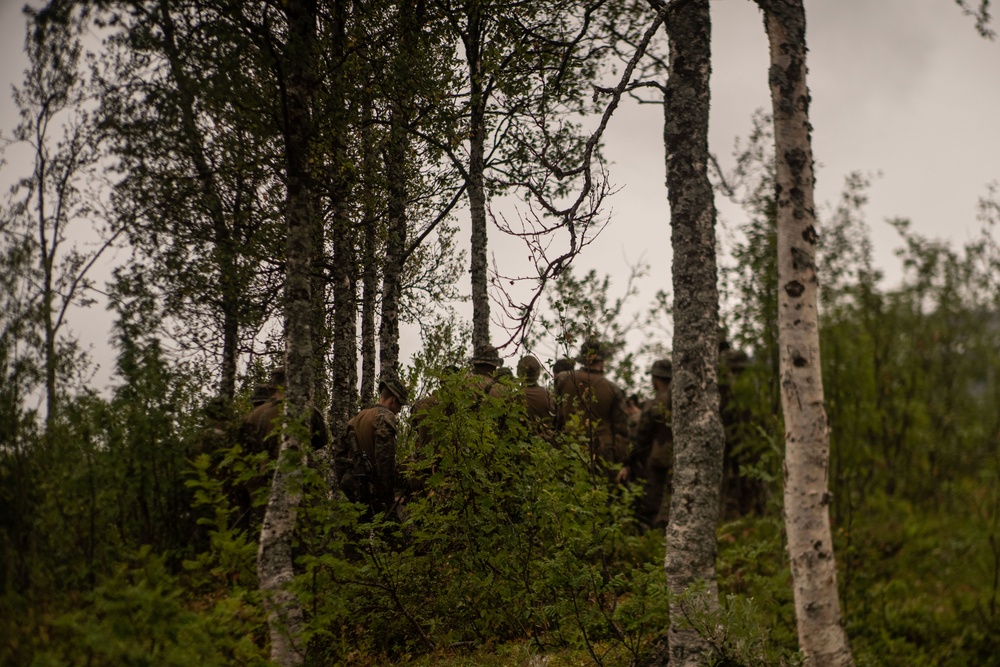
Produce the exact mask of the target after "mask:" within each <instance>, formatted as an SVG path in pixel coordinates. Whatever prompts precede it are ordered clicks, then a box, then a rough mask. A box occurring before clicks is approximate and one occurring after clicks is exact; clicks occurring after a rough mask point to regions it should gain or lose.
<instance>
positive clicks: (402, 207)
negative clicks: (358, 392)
mask: <svg viewBox="0 0 1000 667" xmlns="http://www.w3.org/2000/svg"><path fill="white" fill-rule="evenodd" d="M422 10H423V3H422V2H401V3H399V14H398V17H397V44H398V48H397V55H396V59H395V62H394V64H393V93H394V97H393V103H392V111H391V113H390V119H389V141H388V146H387V148H386V176H387V179H388V195H389V202H388V213H389V237H388V239H387V242H386V252H385V266H384V268H383V271H382V324H381V328H380V331H379V368H380V372H381V374H383V375H385V374H391V375H395V374H397V373H398V372H399V303H400V298H401V296H402V274H403V263H404V262H405V261H406V231H407V230H406V227H407V222H408V221H407V215H406V208H407V204H408V199H409V189H408V187H407V182H408V181H407V157H408V155H409V152H410V139H409V124H410V120H411V118H412V115H413V112H412V100H413V94H414V91H413V86H412V81H411V74H410V72H409V64H410V63H411V62H412V60H413V59H415V58H416V57H417V56H416V53H415V52H416V48H417V39H418V37H419V33H420V22H421V18H422V17H421V13H422Z"/></svg>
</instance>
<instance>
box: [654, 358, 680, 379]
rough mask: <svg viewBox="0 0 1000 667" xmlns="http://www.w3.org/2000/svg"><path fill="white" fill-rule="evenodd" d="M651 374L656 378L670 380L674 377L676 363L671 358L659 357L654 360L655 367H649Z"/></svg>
mask: <svg viewBox="0 0 1000 667" xmlns="http://www.w3.org/2000/svg"><path fill="white" fill-rule="evenodd" d="M649 374H650V375H652V376H653V377H655V378H661V379H663V380H670V379H671V378H673V377H674V365H673V364H672V363H670V360H669V359H657V360H656V361H654V362H653V367H652V368H651V369H649Z"/></svg>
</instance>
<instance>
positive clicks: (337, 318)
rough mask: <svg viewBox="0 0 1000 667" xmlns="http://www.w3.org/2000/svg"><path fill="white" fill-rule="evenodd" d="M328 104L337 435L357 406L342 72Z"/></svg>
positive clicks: (340, 36)
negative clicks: (330, 128) (331, 163)
mask: <svg viewBox="0 0 1000 667" xmlns="http://www.w3.org/2000/svg"><path fill="white" fill-rule="evenodd" d="M344 5H345V3H344V2H337V3H334V11H333V21H334V24H335V25H334V28H333V29H334V35H333V45H332V46H330V47H329V48H328V54H329V55H330V56H332V57H333V58H334V60H335V61H342V60H343V55H344V51H345V49H346V41H347V40H346V34H345V30H346V24H347V11H346V7H345V6H344ZM332 79H333V83H332V84H331V88H332V89H333V90H332V91H331V95H330V98H331V102H332V104H333V105H335V106H334V108H332V109H331V110H330V111H329V112H328V113H327V117H329V118H330V119H331V121H332V122H331V125H332V128H333V129H332V135H331V137H330V141H329V144H330V145H331V147H332V153H333V172H332V173H331V174H330V176H329V178H330V199H331V208H332V210H333V230H334V231H333V305H334V319H333V379H332V382H331V399H330V413H329V414H330V430H331V432H332V433H334V434H335V436H337V437H339V435H340V434H341V433H343V432H344V430H345V429H346V428H347V421H348V420H349V419H350V418H351V417H353V416H354V413H355V411H356V408H357V404H358V389H357V387H358V340H357V339H358V326H357V316H358V311H357V308H358V297H357V280H356V277H355V274H356V273H357V254H356V250H355V238H356V236H357V234H356V232H355V226H354V220H353V219H352V218H351V211H350V207H349V206H348V198H349V197H350V193H351V191H352V188H353V186H354V182H353V179H352V178H351V176H350V174H351V173H352V170H351V169H350V168H349V165H348V160H349V158H348V155H347V133H348V116H347V114H348V109H347V80H346V76H345V73H344V71H343V69H342V68H341V69H338V71H337V72H336V73H335V74H334V76H333V77H332Z"/></svg>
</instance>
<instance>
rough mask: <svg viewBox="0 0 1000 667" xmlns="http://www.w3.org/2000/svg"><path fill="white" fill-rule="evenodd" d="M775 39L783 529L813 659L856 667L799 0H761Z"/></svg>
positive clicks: (800, 625)
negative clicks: (844, 578) (836, 511)
mask: <svg viewBox="0 0 1000 667" xmlns="http://www.w3.org/2000/svg"><path fill="white" fill-rule="evenodd" d="M757 4H758V5H759V6H760V7H761V8H762V9H763V10H764V25H765V28H766V31H767V38H768V42H769V44H770V53H771V69H770V74H769V80H770V86H771V102H772V109H773V115H774V143H775V180H776V182H775V191H776V200H777V238H778V343H779V347H780V375H781V405H782V411H783V413H784V418H785V480H784V487H785V492H784V505H785V530H786V532H787V535H788V556H789V559H790V561H791V569H792V585H793V588H794V598H795V618H796V626H797V630H798V635H799V646H800V648H801V650H802V652H803V653H804V654H805V656H806V662H807V664H809V665H812V666H814V667H827V666H829V667H844V666H847V665H853V664H854V661H853V658H852V656H851V649H850V647H849V645H848V643H847V635H846V633H845V632H844V628H843V627H842V625H841V614H840V599H839V597H838V593H837V566H836V561H835V559H834V553H833V535H832V533H831V530H830V503H831V500H832V498H831V496H830V493H829V491H828V473H829V461H830V433H829V427H828V423H827V416H826V410H825V408H824V404H823V402H824V398H823V377H822V369H821V366H820V349H819V313H818V311H817V304H818V296H819V294H818V292H819V289H818V288H819V282H818V277H817V267H816V245H817V241H818V234H817V231H816V213H815V208H814V204H813V186H814V175H813V155H812V140H811V137H810V129H811V128H810V125H809V90H808V88H807V86H806V18H805V8H804V6H803V3H802V0H757Z"/></svg>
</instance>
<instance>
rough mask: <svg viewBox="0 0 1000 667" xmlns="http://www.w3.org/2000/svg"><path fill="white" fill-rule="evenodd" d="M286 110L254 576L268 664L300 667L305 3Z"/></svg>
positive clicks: (308, 51) (308, 214)
mask: <svg viewBox="0 0 1000 667" xmlns="http://www.w3.org/2000/svg"><path fill="white" fill-rule="evenodd" d="M284 11H285V15H286V18H287V21H288V33H287V34H288V36H287V43H286V56H285V62H284V63H283V68H284V73H285V77H286V96H287V97H286V100H285V104H284V110H285V117H284V119H283V120H284V139H285V168H286V189H287V200H286V211H285V218H286V226H287V238H286V242H285V262H286V269H285V368H286V374H287V377H286V388H285V401H284V408H285V420H286V428H285V430H284V433H283V436H282V438H281V448H280V452H279V454H278V463H277V465H276V467H275V471H274V478H273V480H272V482H271V493H270V497H269V498H268V503H267V510H266V511H265V514H264V523H263V526H262V528H261V535H260V546H259V549H258V551H257V576H258V579H259V581H260V587H261V593H262V594H263V599H264V606H265V609H266V611H267V621H268V628H269V631H270V639H271V660H272V661H273V662H274V663H276V664H278V665H281V666H282V667H286V666H289V665H300V664H302V662H303V658H304V647H303V646H302V644H301V632H302V625H303V612H302V606H301V604H300V603H299V601H298V599H297V598H296V597H295V595H294V593H292V592H291V591H290V590H289V585H290V584H291V581H292V579H293V577H294V574H295V573H294V570H293V567H292V532H293V530H294V528H295V519H296V514H297V510H298V505H299V501H300V499H301V496H302V488H301V485H302V465H303V460H302V449H301V440H302V439H303V434H304V433H305V432H306V430H305V429H307V428H308V427H307V426H306V425H308V424H309V423H310V420H309V417H310V415H311V412H312V410H311V409H312V401H313V396H312V392H313V388H314V385H313V373H314V366H313V358H314V357H313V353H314V350H313V332H312V327H313V326H314V320H315V303H314V296H315V295H314V294H313V280H312V274H313V262H314V260H315V257H316V254H317V249H316V248H315V243H316V241H317V239H318V238H320V237H319V235H318V234H317V232H316V229H315V228H316V227H317V226H318V219H317V217H316V214H315V211H314V210H313V204H314V199H313V194H312V189H311V185H310V182H309V169H310V149H311V145H312V117H311V108H312V100H311V97H310V91H311V90H313V88H314V86H313V80H312V79H313V76H312V63H313V62H314V55H315V54H314V51H315V39H316V7H315V4H314V3H313V2H311V1H310V0H288V2H286V3H285V5H284Z"/></svg>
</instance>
